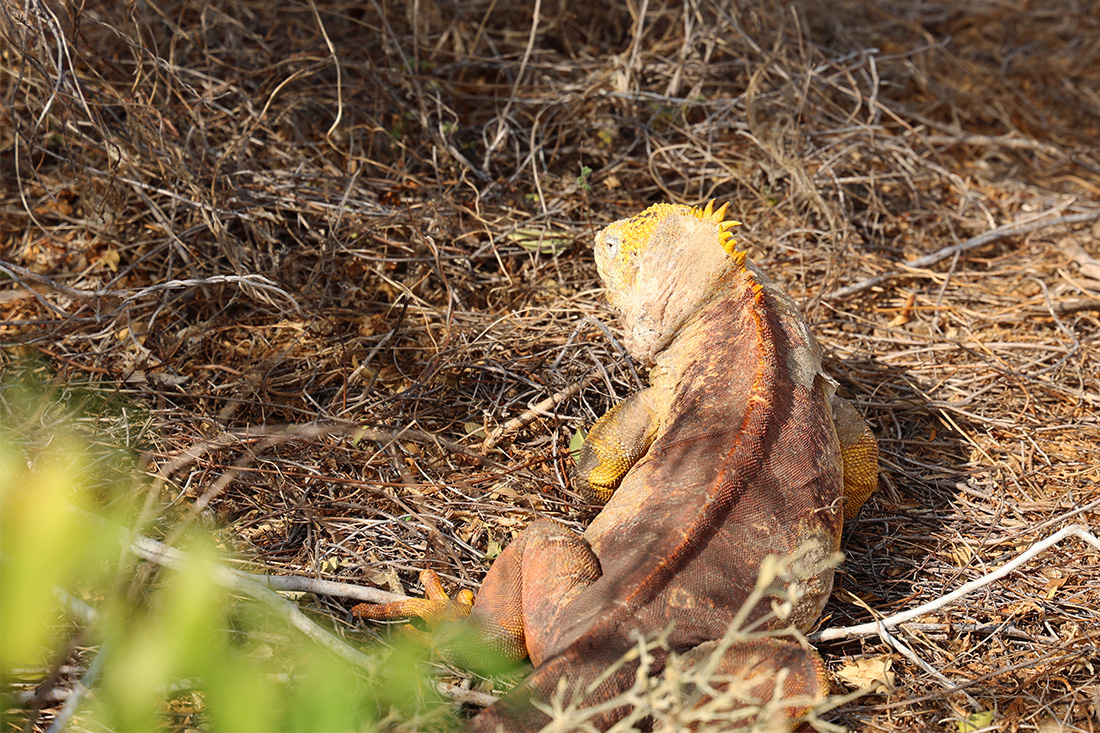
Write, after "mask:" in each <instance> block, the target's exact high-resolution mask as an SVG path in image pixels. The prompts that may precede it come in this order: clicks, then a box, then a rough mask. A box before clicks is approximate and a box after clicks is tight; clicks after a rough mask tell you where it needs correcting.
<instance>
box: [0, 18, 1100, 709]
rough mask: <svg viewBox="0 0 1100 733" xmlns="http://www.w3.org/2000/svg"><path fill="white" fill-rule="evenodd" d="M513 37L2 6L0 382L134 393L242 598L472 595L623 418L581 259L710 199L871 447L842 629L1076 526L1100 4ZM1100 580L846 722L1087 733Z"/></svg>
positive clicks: (600, 23)
mask: <svg viewBox="0 0 1100 733" xmlns="http://www.w3.org/2000/svg"><path fill="white" fill-rule="evenodd" d="M537 5H538V6H539V7H540V13H539V15H538V17H537V22H533V21H532V14H531V10H530V8H529V7H527V6H526V5H525V4H523V5H521V4H512V3H499V2H495V1H493V0H474V1H472V2H444V1H443V0H439V1H435V0H420V2H414V3H410V4H407V5H406V4H404V3H393V2H386V1H385V0H378V1H377V2H375V1H371V2H362V1H356V2H344V1H342V0H332V1H331V2H330V1H328V0H317V1H316V4H314V2H313V1H312V0H311V2H303V3H283V4H272V3H268V2H248V1H244V0H223V1H222V2H217V3H192V2H187V1H186V0H164V1H163V2H156V1H154V2H147V3H140V4H132V3H116V2H95V1H91V2H82V3H74V2H69V1H64V2H58V3H55V4H47V3H44V2H41V0H28V2H27V3H26V4H24V3H9V4H5V5H4V6H3V8H2V10H0V35H2V37H3V38H4V40H5V48H4V49H3V50H2V51H0V72H2V73H0V95H2V98H3V109H2V112H0V115H2V116H0V120H2V125H0V205H2V209H0V249H2V255H0V260H2V262H0V271H3V272H5V273H6V274H7V276H8V277H9V278H10V280H9V281H7V282H6V284H5V285H4V286H3V288H2V290H0V341H2V343H3V346H4V349H3V351H2V352H0V359H2V360H3V361H2V364H3V368H4V369H13V368H17V367H20V366H25V365H26V364H28V363H36V364H38V365H39V366H38V367H37V368H38V369H39V370H40V372H44V373H47V374H48V375H49V376H48V379H50V380H52V381H53V383H54V384H55V385H58V386H59V389H61V390H62V391H63V392H65V391H77V390H81V389H83V388H93V389H94V390H96V391H106V392H108V393H113V394H115V395H117V397H118V399H117V401H116V403H115V404H116V406H115V407H113V408H112V409H110V410H108V409H104V410H103V411H101V412H100V413H98V414H96V415H94V416H93V417H94V419H95V426H94V427H95V429H96V431H97V434H98V435H99V436H100V437H101V439H102V440H103V441H106V442H114V443H120V444H125V445H128V446H130V447H134V448H138V449H140V450H143V451H147V453H148V455H149V458H150V463H149V470H150V473H152V474H153V475H155V476H157V477H158V479H159V482H158V483H157V484H156V485H157V487H158V488H159V490H160V491H161V494H160V496H159V500H160V501H161V502H163V504H164V506H165V509H164V511H165V513H166V514H173V513H175V512H176V511H177V507H178V506H188V505H192V504H194V503H195V502H196V501H199V502H200V505H201V506H203V507H205V508H204V509H203V513H205V514H209V515H211V516H213V517H214V518H215V519H216V520H217V522H218V523H219V524H220V525H222V526H223V527H224V531H223V533H222V534H223V536H224V538H225V539H226V541H227V542H228V543H229V544H230V546H232V547H233V548H235V549H236V551H237V553H238V554H239V556H240V558H241V559H242V560H243V561H245V562H246V563H247V564H248V566H250V567H252V568H254V569H257V570H263V571H267V572H286V573H298V574H305V575H311V576H315V577H320V578H326V579H332V580H344V581H348V582H362V583H378V584H381V585H383V586H393V585H398V584H400V585H403V586H404V588H405V589H406V590H407V591H409V592H411V591H413V590H415V589H414V588H411V587H410V585H411V583H412V581H413V579H414V578H415V571H416V570H419V569H421V568H423V567H433V568H435V569H437V570H439V571H441V572H442V573H443V574H444V575H445V576H446V577H448V578H450V580H451V582H452V583H453V584H454V585H456V586H465V587H470V588H476V587H477V585H478V582H479V581H480V578H481V576H482V574H483V573H484V571H485V569H486V567H487V564H488V560H487V559H486V556H487V554H491V553H492V551H493V549H494V548H496V547H498V546H499V544H500V543H506V542H507V541H508V540H509V538H510V537H511V536H512V535H513V534H514V533H515V532H516V531H518V530H519V529H521V528H522V527H523V526H524V525H525V524H526V523H528V522H529V521H530V520H531V519H533V518H534V517H536V516H552V517H555V518H558V519H561V520H562V521H565V522H567V523H570V524H572V525H573V526H577V527H579V526H581V525H582V524H583V522H584V521H585V520H586V519H587V518H588V517H590V516H591V515H592V512H593V511H594V509H593V508H592V507H588V506H583V505H581V504H579V503H578V501H577V499H576V498H575V497H574V496H573V495H571V494H570V492H569V490H568V488H567V486H566V482H565V480H564V476H565V475H566V469H567V458H566V455H565V454H566V452H567V451H566V448H567V446H568V442H569V439H570V437H571V435H572V433H573V432H574V431H575V430H576V429H577V428H580V427H582V426H587V425H588V424H590V423H591V422H592V421H593V420H594V419H595V418H596V417H597V416H598V415H600V414H602V412H603V411H604V410H605V409H606V408H607V407H609V406H610V405H611V404H612V403H613V402H614V401H615V400H617V399H620V398H621V397H622V396H624V395H625V394H627V393H629V392H630V391H632V390H634V389H635V388H636V386H637V384H638V382H637V376H636V375H635V374H634V373H633V372H632V370H631V369H630V368H629V367H628V366H627V365H626V364H625V363H624V360H623V359H622V357H621V354H620V352H619V349H618V348H617V346H616V345H615V342H614V341H612V340H609V338H608V336H607V332H606V331H605V330H604V329H603V328H601V326H600V324H601V323H611V320H610V315H609V312H608V311H607V310H606V307H605V305H604V304H603V303H602V302H601V298H600V291H599V290H598V287H597V281H596V278H595V268H594V267H593V265H592V261H591V257H590V253H589V250H588V248H589V243H590V241H591V238H592V235H593V234H594V232H595V231H596V230H597V229H598V228H599V227H600V226H602V225H603V224H604V223H606V222H608V221H610V220H612V219H614V218H618V217H620V216H622V215H625V214H629V213H632V212H635V211H637V210H639V209H640V208H641V207H643V206H645V205H646V204H648V203H651V202H654V201H658V200H670V201H676V202H684V203H698V202H702V201H704V200H706V199H709V198H711V197H718V198H719V199H723V200H731V201H732V202H733V208H734V210H735V211H737V212H738V213H737V215H738V218H740V219H741V220H742V221H744V222H745V223H746V225H745V226H744V227H742V228H741V229H740V230H739V232H740V235H739V236H740V239H741V241H742V243H743V244H744V246H746V247H747V248H748V249H749V250H750V253H751V255H752V256H753V257H754V258H755V259H756V260H757V261H758V262H759V263H760V264H762V266H763V267H764V268H765V269H766V270H767V271H768V272H769V273H770V274H771V275H772V277H773V278H774V279H776V280H778V281H779V282H781V283H782V284H783V285H784V286H786V287H787V288H788V289H789V291H790V292H791V293H792V294H793V295H794V296H795V297H796V299H798V300H799V301H800V302H801V303H803V304H804V308H805V312H806V313H807V315H808V317H809V319H810V320H811V322H812V323H813V324H814V328H815V330H816V332H817V334H818V335H819V337H820V339H821V341H822V343H823V345H824V346H825V348H826V350H827V352H828V354H829V357H830V368H831V370H832V371H833V373H834V374H836V375H837V376H838V378H839V379H840V381H841V382H842V384H843V387H844V391H845V392H846V393H848V394H849V395H850V396H852V397H853V398H854V399H855V401H856V402H857V403H858V405H859V406H860V408H861V409H862V410H863V411H864V412H865V414H866V415H867V416H868V418H869V420H870V421H871V422H872V424H873V425H874V427H875V429H876V431H877V433H878V434H879V435H880V436H881V441H882V442H881V445H882V448H883V455H884V470H885V473H884V475H883V484H884V485H883V489H882V491H881V492H880V493H879V494H878V496H877V498H875V499H874V500H872V502H871V503H870V504H869V505H868V507H867V508H866V509H865V511H864V513H863V516H862V517H861V518H860V519H859V520H858V521H857V522H855V523H853V524H852V526H851V528H850V530H849V532H848V533H847V535H846V539H845V545H844V550H845V552H846V553H847V556H848V559H847V562H846V563H845V565H844V567H843V571H842V573H843V574H842V576H841V577H840V580H839V590H838V592H837V593H836V594H835V595H834V599H833V601H832V602H831V604H830V606H829V609H828V618H827V619H826V620H825V622H824V625H826V626H835V625H846V624H849V623H855V622H858V621H863V620H867V619H869V618H871V615H870V613H869V611H868V608H869V609H873V611H874V613H878V614H889V613H892V612H895V611H898V610H901V609H905V608H911V607H914V606H916V605H919V604H920V603H922V602H925V601H928V600H931V599H933V598H936V597H939V596H941V595H943V594H944V593H946V592H948V591H950V590H951V589H953V588H955V587H957V586H959V585H961V584H962V583H964V582H965V581H966V580H968V579H970V578H973V577H976V576H977V575H980V574H982V573H983V572H985V571H987V570H989V569H991V568H994V567H996V566H998V565H1000V564H1001V563H1003V562H1004V561H1006V560H1007V559H1010V558H1011V557H1013V556H1015V555H1016V554H1018V553H1019V552H1020V551H1021V550H1022V549H1025V548H1027V547H1028V546H1030V545H1031V544H1033V543H1034V542H1036V541H1038V540H1040V539H1042V538H1043V537H1045V536H1047V535H1049V534H1051V533H1052V532H1053V531H1055V530H1056V529H1058V528H1059V527H1060V526H1063V525H1064V524H1066V523H1069V522H1076V523H1083V524H1091V525H1092V526H1093V527H1096V526H1098V525H1100V520H1098V518H1100V487H1098V481H1100V468H1098V467H1100V420H1098V414H1100V376H1098V375H1100V263H1098V262H1097V258H1100V223H1098V220H1097V219H1096V218H1095V217H1092V218H1090V212H1091V214H1095V213H1096V212H1097V211H1100V96H1097V91H1096V90H1097V89H1100V20H1098V19H1100V3H1098V2H1096V0H1080V1H1078V2H1070V3H1068V4H1067V3H1062V4H1059V5H1057V6H1047V5H1044V4H1040V3H1026V2H1021V3H1004V2H992V1H991V0H990V1H987V2H977V3H969V4H965V5H959V4H954V3H936V2H929V3H912V4H906V3H893V2H889V1H888V0H879V1H878V2H875V1H874V0H848V1H847V2H842V3H813V2H811V3H809V4H805V5H787V4H781V3H775V2H768V1H767V0H747V1H746V2H745V3H743V4H742V5H741V6H740V7H737V8H727V7H726V4H724V3H714V2H710V1H707V0H704V1H703V2H699V3H689V4H686V5H685V6H684V7H680V6H677V5H673V4H665V3H649V2H644V1H643V2H638V3H630V4H627V5H620V4H616V5H614V6H613V7H606V8H605V7H603V6H602V4H599V3H565V2H559V1H557V0H553V1H552V0H545V1H544V2H542V3H539V4H537ZM51 8H52V10H51ZM589 170H590V173H584V171H589ZM1048 212H1053V213H1052V214H1051V215H1050V217H1049V219H1050V220H1051V221H1053V220H1054V219H1056V218H1057V217H1058V216H1065V217H1074V218H1073V219H1072V220H1071V221H1072V222H1073V223H1065V222H1063V223H1060V224H1059V223H1056V222H1054V223H1051V224H1050V225H1049V226H1045V225H1044V226H1037V227H1034V228H1033V229H1032V230H1031V231H1029V232H1027V233H1025V234H1017V235H1014V236H1008V237H1001V238H996V239H993V240H992V241H989V242H986V243H979V246H976V247H973V248H971V249H965V250H963V249H960V250H959V251H956V252H953V253H950V256H947V257H946V258H945V259H943V260H942V261H939V262H937V263H935V264H930V265H927V266H921V267H912V266H909V265H907V263H909V262H911V261H913V260H916V259H917V258H918V257H922V256H925V255H929V254H931V253H933V252H937V251H939V250H940V249H942V248H944V247H949V246H952V245H956V244H959V243H961V242H963V241H964V240H967V239H968V238H970V237H974V236H976V235H980V234H982V233H983V232H987V231H989V230H992V229H995V228H997V227H1000V226H1005V225H1010V224H1013V223H1021V222H1023V223H1026V222H1033V221H1047V219H1042V218H1041V217H1044V216H1047V213H1048ZM867 278H876V280H875V281H874V285H873V286H872V287H868V288H864V289H862V290H860V292H858V293H855V294H853V295H849V296H843V297H840V296H837V295H835V293H836V292H837V291H839V290H841V289H842V288H844V287H846V286H849V285H852V284H853V283H857V282H859V281H862V280H865V279H867ZM611 333H612V334H613V333H614V331H613V330H612V332H611ZM34 359H37V361H34ZM585 379H591V380H592V383H591V386H589V387H588V388H587V389H585V390H583V391H582V392H581V393H580V395H579V396H577V397H574V398H572V399H569V400H567V401H565V402H563V403H562V404H560V405H558V406H557V407H556V408H555V409H554V410H553V411H551V412H550V413H549V414H547V415H545V417H544V419H541V420H538V421H535V422H533V423H531V424H529V425H527V426H525V427H522V428H519V429H516V430H514V431H512V432H509V433H508V434H506V435H505V436H504V439H503V440H502V441H501V442H499V443H498V444H497V445H496V446H495V447H494V448H493V449H492V450H490V451H488V452H487V453H486V454H484V455H482V454H481V452H480V450H481V449H480V446H481V443H482V438H483V437H484V435H485V434H486V433H487V431H492V430H493V429H495V428H497V427H499V426H500V425H502V424H504V423H506V422H507V421H508V420H510V419H513V418H515V417H516V416H518V415H519V414H521V413H522V412H523V411H524V410H526V409H527V407H528V406H529V405H531V404H534V403H538V402H540V401H542V400H544V399H546V398H547V397H549V396H551V395H553V394H555V393H558V392H560V391H562V390H564V389H566V388H567V387H568V386H569V385H572V384H576V383H578V382H580V381H582V380H585ZM117 404H121V405H123V407H121V408H119V407H117ZM135 408H140V409H138V410H137V411H135ZM311 421H322V422H323V424H324V425H325V426H328V427H329V428H331V429H322V430H316V431H311V432H309V433H307V435H308V437H302V435H293V436H292V435H286V436H283V437H281V438H279V437H271V436H267V437H263V436H261V437H257V435H256V434H255V433H253V432H249V431H248V430H246V428H248V427H249V426H257V425H265V426H268V427H269V428H271V427H272V426H277V425H280V424H287V425H297V424H302V423H306V422H311ZM342 421H353V422H354V423H358V424H362V425H366V426H370V427H371V428H373V429H376V430H380V431H383V432H382V433H370V434H369V436H368V437H367V438H364V439H359V440H357V439H355V436H354V435H353V433H351V432H349V430H347V428H346V427H345V423H344V422H342ZM274 432H276V433H277V432H278V431H274ZM382 436H388V437H385V438H384V439H382ZM1097 588H1100V563H1098V562H1097V556H1096V553H1095V552H1093V551H1087V550H1085V546H1084V545H1082V544H1080V543H1078V542H1077V540H1069V541H1067V542H1066V543H1065V544H1064V545H1063V546H1061V547H1059V548H1058V549H1056V550H1054V551H1052V552H1051V553H1048V554H1047V555H1045V556H1043V557H1041V558H1040V559H1039V560H1037V561H1036V562H1035V563H1034V564H1033V565H1031V566H1029V567H1028V568H1027V569H1026V570H1023V571H1020V572H1018V573H1015V574H1014V575H1013V576H1012V577H1011V578H1009V579H1008V580H1007V581H1004V582H1001V583H997V584H994V585H993V586H990V587H988V588H987V589H985V590H984V591H982V592H979V593H978V594H976V595H975V596H973V597H971V598H969V599H967V600H966V601H964V602H962V603H958V604H955V605H952V606H950V607H947V608H944V609H943V610H942V611H941V612H939V613H936V614H934V616H933V617H929V618H926V619H922V622H923V624H924V625H919V624H918V625H911V626H910V627H908V628H907V629H905V630H902V631H899V632H898V638H899V639H901V640H902V641H903V642H904V643H905V644H906V645H908V646H909V647H910V648H911V649H912V650H913V651H914V652H915V654H916V655H917V656H918V657H919V658H921V659H923V660H924V661H925V662H927V663H928V664H930V665H931V666H932V667H934V668H935V669H937V670H939V671H940V672H941V673H942V674H943V675H944V676H945V677H946V679H947V680H949V682H950V683H951V684H954V685H960V686H962V689H961V690H960V689H959V688H945V686H944V684H943V682H942V681H938V680H936V679H935V678H934V677H933V676H931V675H930V674H928V673H927V672H926V671H925V670H922V669H921V668H920V667H919V666H917V665H914V664H913V663H912V661H911V660H909V659H906V658H905V657H903V656H902V655H900V654H896V653H893V652H892V650H890V649H889V648H888V647H886V646H885V645H884V644H883V643H882V642H880V641H879V640H877V639H867V640H865V641H863V642H861V643H846V644H841V643H836V644H831V645H823V647H822V652H823V654H824V655H825V657H826V658H827V659H828V660H829V661H830V665H831V667H832V668H834V669H839V668H842V667H844V666H845V665H846V664H848V663H850V662H851V661H852V660H854V659H858V658H862V657H873V656H875V655H879V654H883V653H893V669H894V671H895V672H896V674H897V679H896V687H895V689H894V690H893V691H891V692H889V693H887V694H880V695H875V696H870V697H867V698H864V699H863V700H861V701H859V702H856V703H853V704H850V705H847V706H844V707H842V708H840V709H839V710H838V711H836V712H835V713H834V714H833V720H834V722H836V723H838V724H841V725H845V726H848V727H851V728H853V729H858V730H867V731H902V730H915V731H923V730H935V729H945V728H950V729H957V728H956V727H955V723H954V722H953V721H954V720H955V719H957V718H959V717H965V716H967V715H969V714H971V713H974V712H977V711H980V710H994V711H996V718H995V721H996V722H995V724H994V725H995V727H996V729H998V730H1012V731H1015V730H1038V729H1042V730H1056V729H1057V730H1063V729H1064V730H1072V731H1094V730H1096V729H1097V728H1100V710H1098V708H1100V685H1098V684H1097V683H1096V681H1095V680H1096V674H1097V664H1100V661H1098V657H1100V654H1098V646H1100V644H1098V641H1097V628H1096V619H1097V609H1098V608H1100V593H1098V591H1097ZM346 608H347V605H346V604H344V603H342V602H337V601H335V600H324V599H321V600H319V601H318V607H317V609H318V610H320V611H322V612H324V613H328V614H330V615H331V617H332V621H333V624H335V625H339V624H341V623H344V622H345V621H346V618H347V617H346ZM346 633H347V634H349V635H350V636H352V637H358V635H359V634H360V632H359V631H357V630H355V629H353V628H348V629H347V630H346ZM964 693H965V694H964ZM967 695H968V696H969V698H968V697H967ZM1044 726H1045V727H1044ZM1057 726H1064V728H1058V727H1057Z"/></svg>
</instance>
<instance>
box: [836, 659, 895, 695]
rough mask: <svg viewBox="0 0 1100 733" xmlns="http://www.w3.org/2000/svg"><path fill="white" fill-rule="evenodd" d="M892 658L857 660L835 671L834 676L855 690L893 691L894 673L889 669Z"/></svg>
mask: <svg viewBox="0 0 1100 733" xmlns="http://www.w3.org/2000/svg"><path fill="white" fill-rule="evenodd" d="M892 664H893V658H892V657H891V656H890V655H889V654H881V655H879V656H877V657H868V658H866V659H857V660H855V661H854V662H849V663H848V664H846V665H844V666H843V667H841V668H840V670H839V671H837V673H836V675H837V677H839V678H840V679H842V680H844V681H845V682H846V683H847V684H848V685H850V686H851V687H854V688H856V689H859V690H862V689H867V690H868V691H872V692H873V691H876V690H879V689H881V690H882V691H883V692H889V691H890V690H892V689H894V673H893V671H892V670H891V669H890V666H891V665H892Z"/></svg>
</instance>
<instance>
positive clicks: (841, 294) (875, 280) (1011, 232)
mask: <svg viewBox="0 0 1100 733" xmlns="http://www.w3.org/2000/svg"><path fill="white" fill-rule="evenodd" d="M1093 219H1100V210H1097V211H1086V212H1084V213H1082V214H1070V215H1069V216H1060V217H1058V218H1057V219H1044V220H1041V221H1033V222H1030V223H1028V224H1023V225H1020V226H1005V227H998V228H996V229H993V230H990V231H988V232H983V233H982V234H979V235H977V236H975V237H971V238H970V239H968V240H966V241H965V242H961V243H959V244H953V245H951V246H950V247H944V248H943V249H939V250H936V251H935V252H933V253H931V254H928V255H925V256H924V257H918V258H917V259H915V260H913V261H912V262H906V263H905V266H906V267H907V268H910V269H917V268H921V267H928V266H930V265H934V264H936V263H937V262H939V261H940V260H944V259H947V258H948V257H952V256H954V255H956V254H960V253H962V252H966V251H969V250H972V249H974V248H975V247H981V246H983V245H986V244H990V243H991V242H996V241H998V240H1000V239H1005V238H1007V237H1015V236H1017V235H1020V234H1028V233H1029V232H1034V231H1037V230H1039V229H1046V228H1048V227H1053V226H1058V225H1060V224H1080V223H1081V222H1085V221H1092V220H1093ZM904 274H905V273H902V272H888V273H886V274H885V275H875V276H874V277H869V278H867V279H865V280H860V281H859V282H857V283H853V284H852V285H849V286H847V287H844V288H840V289H839V290H834V291H833V292H831V293H828V294H827V295H825V299H826V300H838V299H840V298H846V297H848V296H849V295H855V294H856V293H862V292H863V291H864V290H867V289H868V288H873V287H874V286H876V285H881V284H882V283H884V282H886V281H887V280H890V279H892V278H895V277H901V276H902V275H904Z"/></svg>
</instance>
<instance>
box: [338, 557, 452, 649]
mask: <svg viewBox="0 0 1100 733" xmlns="http://www.w3.org/2000/svg"><path fill="white" fill-rule="evenodd" d="M420 582H421V584H423V586H424V595H425V596H426V597H425V598H409V599H408V600H404V601H394V602H392V603H360V604H359V605H358V606H355V607H354V608H352V609H351V612H352V613H353V614H355V615H356V616H358V617H359V618H365V619H369V620H371V621H393V620H395V619H402V618H410V617H412V616H415V617H417V618H420V619H423V621H424V623H426V624H427V625H428V628H429V629H431V630H432V631H435V629H436V628H437V627H438V626H439V625H440V624H442V623H446V622H448V621H462V620H464V619H466V618H467V617H468V616H469V615H470V609H471V608H473V605H474V594H473V592H472V591H469V590H466V589H463V590H461V591H459V592H458V593H457V594H456V595H455V597H454V598H453V599H452V598H451V597H450V596H448V595H447V593H446V591H444V590H443V583H441V582H440V580H439V576H438V575H437V574H436V572H435V571H434V570H423V571H421V572H420ZM401 635H402V636H404V637H406V638H408V639H412V640H414V641H416V642H418V643H420V644H423V645H425V646H430V645H431V643H432V635H431V634H428V633H425V632H423V631H421V630H419V629H417V628H416V627H415V626H413V625H412V624H406V625H405V626H402V627H401Z"/></svg>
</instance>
